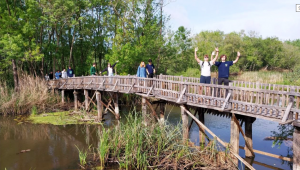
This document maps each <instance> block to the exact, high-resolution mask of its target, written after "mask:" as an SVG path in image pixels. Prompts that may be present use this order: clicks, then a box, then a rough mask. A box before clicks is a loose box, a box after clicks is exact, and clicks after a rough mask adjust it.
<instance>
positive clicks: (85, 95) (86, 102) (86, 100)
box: [84, 90, 89, 110]
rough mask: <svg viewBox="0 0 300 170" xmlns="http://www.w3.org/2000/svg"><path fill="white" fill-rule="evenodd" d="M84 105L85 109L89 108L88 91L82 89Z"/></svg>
mask: <svg viewBox="0 0 300 170" xmlns="http://www.w3.org/2000/svg"><path fill="white" fill-rule="evenodd" d="M84 105H85V110H88V109H89V91H88V90H84Z"/></svg>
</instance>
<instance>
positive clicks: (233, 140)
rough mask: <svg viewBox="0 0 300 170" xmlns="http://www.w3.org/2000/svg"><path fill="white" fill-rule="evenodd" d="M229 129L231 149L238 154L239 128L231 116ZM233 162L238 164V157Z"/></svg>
mask: <svg viewBox="0 0 300 170" xmlns="http://www.w3.org/2000/svg"><path fill="white" fill-rule="evenodd" d="M230 124H231V129H230V145H231V149H232V151H233V152H234V153H236V154H237V155H238V154H239V136H240V130H239V127H238V126H239V125H238V124H237V123H236V122H235V121H234V117H233V116H232V117H231V121H230ZM233 161H234V163H235V164H236V165H237V164H238V159H236V160H233Z"/></svg>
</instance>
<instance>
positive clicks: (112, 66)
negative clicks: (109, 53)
mask: <svg viewBox="0 0 300 170" xmlns="http://www.w3.org/2000/svg"><path fill="white" fill-rule="evenodd" d="M116 64H117V62H115V64H113V65H111V66H110V67H111V68H112V69H113V73H115V70H114V67H115V66H116ZM107 70H108V67H106V68H105V69H104V70H102V71H101V73H103V72H105V71H106V72H107V73H106V75H108V71H107Z"/></svg>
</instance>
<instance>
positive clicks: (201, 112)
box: [198, 108, 205, 146]
mask: <svg viewBox="0 0 300 170" xmlns="http://www.w3.org/2000/svg"><path fill="white" fill-rule="evenodd" d="M198 115H199V121H200V122H201V123H203V124H204V110H203V109H202V108H198ZM199 142H200V146H204V145H205V129H204V128H203V127H202V126H199Z"/></svg>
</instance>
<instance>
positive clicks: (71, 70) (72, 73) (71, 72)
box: [67, 69, 74, 77]
mask: <svg viewBox="0 0 300 170" xmlns="http://www.w3.org/2000/svg"><path fill="white" fill-rule="evenodd" d="M67 75H68V77H73V75H74V71H73V69H68V70H67Z"/></svg>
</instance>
